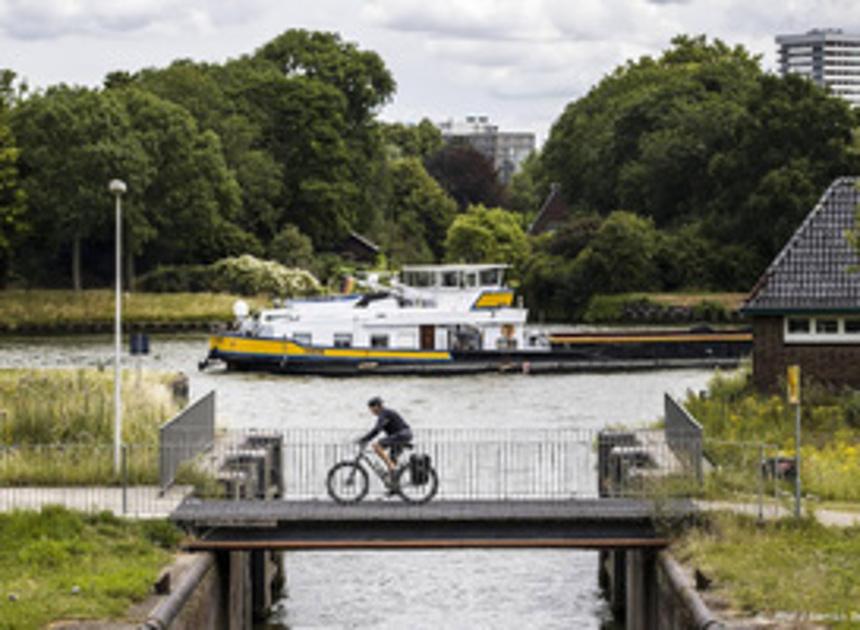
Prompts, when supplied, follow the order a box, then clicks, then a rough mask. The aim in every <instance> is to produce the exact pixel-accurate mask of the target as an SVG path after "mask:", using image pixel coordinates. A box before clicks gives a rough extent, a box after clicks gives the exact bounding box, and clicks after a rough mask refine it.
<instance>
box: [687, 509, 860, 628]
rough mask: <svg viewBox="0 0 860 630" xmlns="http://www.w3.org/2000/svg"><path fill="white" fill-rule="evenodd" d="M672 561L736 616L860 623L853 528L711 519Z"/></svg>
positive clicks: (859, 549)
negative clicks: (696, 573)
mask: <svg viewBox="0 0 860 630" xmlns="http://www.w3.org/2000/svg"><path fill="white" fill-rule="evenodd" d="M673 553H675V554H676V555H677V556H678V557H679V558H680V559H681V560H682V561H683V562H685V563H686V564H687V565H688V566H691V567H695V568H698V569H699V570H701V571H702V572H703V573H704V574H705V575H706V576H707V577H709V578H711V579H713V580H714V585H713V586H712V588H713V589H714V594H715V595H716V596H717V597H718V598H719V599H721V600H723V601H725V602H727V603H728V604H729V605H730V606H731V607H732V608H734V609H735V610H736V611H738V612H739V613H743V614H746V615H749V614H754V613H764V614H769V615H774V614H777V613H782V614H785V613H788V615H789V617H790V618H791V619H792V620H793V621H798V622H799V621H803V620H808V619H813V620H815V619H821V620H824V621H826V622H827V624H828V625H840V624H841V625H840V627H848V624H850V623H851V622H852V621H853V622H855V623H860V603H858V602H860V528H849V529H841V528H828V527H824V526H822V525H820V524H819V523H817V522H816V521H814V520H813V519H801V520H794V519H784V520H780V521H774V522H769V523H766V524H764V525H759V524H757V523H756V522H755V521H754V520H753V519H751V518H748V517H744V516H739V515H730V514H716V515H713V516H712V517H711V519H710V520H709V521H708V522H707V523H706V524H705V525H704V526H700V527H696V528H692V529H690V530H688V531H687V532H686V533H685V534H684V536H683V537H682V538H681V540H680V541H679V542H678V543H676V545H675V547H674V548H673ZM853 627H855V626H853Z"/></svg>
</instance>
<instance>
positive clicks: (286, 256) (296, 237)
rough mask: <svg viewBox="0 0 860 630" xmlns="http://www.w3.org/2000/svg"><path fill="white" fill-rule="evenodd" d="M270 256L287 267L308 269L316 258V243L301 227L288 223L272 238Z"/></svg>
mask: <svg viewBox="0 0 860 630" xmlns="http://www.w3.org/2000/svg"><path fill="white" fill-rule="evenodd" d="M269 257H270V258H271V259H272V260H276V261H278V262H279V263H281V264H282V265H285V266H287V267H299V268H302V269H307V268H309V267H310V266H311V263H312V262H313V260H314V244H313V242H312V241H311V239H310V238H309V237H308V236H307V235H306V234H302V232H301V230H299V228H297V227H296V226H295V225H290V224H289V223H288V224H287V225H285V226H284V227H283V228H281V231H280V232H278V234H277V235H276V236H275V238H274V239H272V243H271V244H270V245H269Z"/></svg>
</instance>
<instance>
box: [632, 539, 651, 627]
mask: <svg viewBox="0 0 860 630" xmlns="http://www.w3.org/2000/svg"><path fill="white" fill-rule="evenodd" d="M625 556H626V559H627V567H626V568H627V570H626V577H627V579H626V587H627V593H626V595H627V597H626V606H625V608H626V615H625V618H626V625H625V627H626V628H627V630H653V629H655V628H657V556H656V554H655V552H654V551H653V550H651V549H628V550H627V551H626V552H625Z"/></svg>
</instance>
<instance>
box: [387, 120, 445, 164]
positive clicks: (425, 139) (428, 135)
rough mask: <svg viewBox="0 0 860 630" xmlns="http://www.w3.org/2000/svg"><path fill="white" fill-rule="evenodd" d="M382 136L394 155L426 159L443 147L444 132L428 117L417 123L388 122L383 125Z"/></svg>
mask: <svg viewBox="0 0 860 630" xmlns="http://www.w3.org/2000/svg"><path fill="white" fill-rule="evenodd" d="M382 138H383V142H384V143H385V145H386V147H387V148H388V149H389V151H393V155H392V157H394V158H406V157H416V158H420V159H422V160H423V159H425V158H427V157H429V156H430V155H432V154H433V153H436V152H437V151H439V150H440V149H441V148H442V145H443V140H442V132H441V131H439V128H438V127H437V126H436V125H434V124H433V123H432V122H430V121H429V120H428V119H427V118H422V119H421V122H419V123H418V124H417V125H404V124H403V123H387V124H383V125H382Z"/></svg>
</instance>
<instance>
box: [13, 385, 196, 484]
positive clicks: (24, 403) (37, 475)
mask: <svg viewBox="0 0 860 630" xmlns="http://www.w3.org/2000/svg"><path fill="white" fill-rule="evenodd" d="M173 378H175V375H172V374H165V373H155V372H144V373H142V374H141V377H140V380H139V381H138V377H137V375H136V374H134V373H133V372H132V371H130V370H127V371H125V372H124V374H123V442H124V443H126V444H128V445H129V447H128V455H129V457H128V472H129V481H131V482H132V483H152V482H154V481H155V480H156V479H157V465H158V449H157V444H158V427H159V426H160V425H161V424H162V423H163V422H164V421H166V420H168V419H169V418H171V417H172V416H174V415H175V414H176V413H177V412H178V411H179V403H178V401H176V400H175V399H174V398H173V395H172V392H171V389H170V387H169V384H170V381H171V380H172V379H173ZM113 414H114V411H113V373H112V372H105V371H100V370H98V369H48V370H21V369H14V370H0V483H4V484H17V485H22V484H40V485H48V484H55V483H68V484H90V483H99V484H103V483H116V482H118V479H117V478H115V475H114V472H113V448H112V444H113V422H114V415H113Z"/></svg>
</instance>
